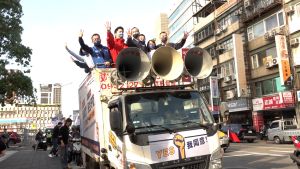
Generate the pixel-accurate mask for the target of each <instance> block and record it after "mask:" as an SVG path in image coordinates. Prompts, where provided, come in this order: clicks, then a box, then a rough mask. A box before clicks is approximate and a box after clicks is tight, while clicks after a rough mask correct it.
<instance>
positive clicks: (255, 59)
mask: <svg viewBox="0 0 300 169" xmlns="http://www.w3.org/2000/svg"><path fill="white" fill-rule="evenodd" d="M251 63H252V64H251V67H252V69H256V68H258V67H259V63H258V55H257V54H255V55H252V56H251Z"/></svg>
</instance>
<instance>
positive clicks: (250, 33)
mask: <svg viewBox="0 0 300 169" xmlns="http://www.w3.org/2000/svg"><path fill="white" fill-rule="evenodd" d="M248 39H249V41H250V40H252V39H254V36H253V27H252V26H251V27H249V28H248Z"/></svg>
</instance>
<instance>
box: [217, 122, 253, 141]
mask: <svg viewBox="0 0 300 169" xmlns="http://www.w3.org/2000/svg"><path fill="white" fill-rule="evenodd" d="M228 129H230V132H234V133H235V134H236V135H237V136H238V138H239V139H240V140H246V141H247V142H248V143H253V142H254V140H255V139H256V138H257V136H256V131H255V130H254V128H253V127H252V126H251V125H249V124H233V123H232V124H223V125H222V127H221V130H222V131H224V132H227V131H228Z"/></svg>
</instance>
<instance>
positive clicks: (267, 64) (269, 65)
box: [266, 61, 273, 69]
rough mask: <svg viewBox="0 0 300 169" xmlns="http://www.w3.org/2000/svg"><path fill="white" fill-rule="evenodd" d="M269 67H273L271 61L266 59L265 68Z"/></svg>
mask: <svg viewBox="0 0 300 169" xmlns="http://www.w3.org/2000/svg"><path fill="white" fill-rule="evenodd" d="M271 67H273V63H272V62H270V61H268V62H267V63H266V68H267V69H269V68H271Z"/></svg>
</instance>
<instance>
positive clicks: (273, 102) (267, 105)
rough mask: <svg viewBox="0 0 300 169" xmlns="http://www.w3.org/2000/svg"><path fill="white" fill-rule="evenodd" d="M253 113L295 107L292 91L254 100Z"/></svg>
mask: <svg viewBox="0 0 300 169" xmlns="http://www.w3.org/2000/svg"><path fill="white" fill-rule="evenodd" d="M252 103H253V111H259V110H268V109H280V108H286V107H293V106H294V103H295V99H294V95H293V93H292V92H291V91H286V92H280V93H276V94H274V95H271V96H264V97H263V98H256V99H252Z"/></svg>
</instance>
